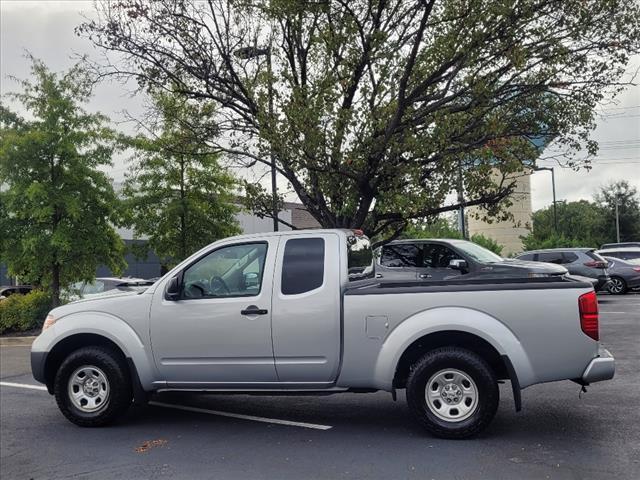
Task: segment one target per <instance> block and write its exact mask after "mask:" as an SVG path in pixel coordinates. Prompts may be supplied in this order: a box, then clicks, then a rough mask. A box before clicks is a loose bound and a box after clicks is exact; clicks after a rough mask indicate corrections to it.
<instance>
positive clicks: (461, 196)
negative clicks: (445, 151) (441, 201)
mask: <svg viewBox="0 0 640 480" xmlns="http://www.w3.org/2000/svg"><path fill="white" fill-rule="evenodd" d="M458 203H459V204H460V207H459V208H458V229H459V230H460V233H461V234H462V238H464V239H466V238H467V226H466V222H465V220H464V206H463V203H464V185H463V179H462V161H461V160H458Z"/></svg>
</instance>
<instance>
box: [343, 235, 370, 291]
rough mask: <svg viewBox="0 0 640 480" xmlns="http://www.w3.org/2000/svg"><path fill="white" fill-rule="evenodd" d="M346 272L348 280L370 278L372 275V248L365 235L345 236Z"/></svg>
mask: <svg viewBox="0 0 640 480" xmlns="http://www.w3.org/2000/svg"><path fill="white" fill-rule="evenodd" d="M347 273H348V277H349V281H350V282H351V281H354V280H363V279H366V278H372V277H373V275H374V267H373V250H371V242H370V241H369V238H368V237H366V236H365V235H355V234H354V235H349V236H348V237H347Z"/></svg>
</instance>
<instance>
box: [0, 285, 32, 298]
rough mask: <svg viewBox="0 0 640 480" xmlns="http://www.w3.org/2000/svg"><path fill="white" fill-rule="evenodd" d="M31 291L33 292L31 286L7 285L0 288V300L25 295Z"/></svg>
mask: <svg viewBox="0 0 640 480" xmlns="http://www.w3.org/2000/svg"><path fill="white" fill-rule="evenodd" d="M31 290H33V287H32V286H31V285H7V286H4V287H0V300H3V299H5V298H7V297H9V296H11V295H15V294H19V295H26V294H27V293H29V292H30V291H31Z"/></svg>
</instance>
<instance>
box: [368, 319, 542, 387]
mask: <svg viewBox="0 0 640 480" xmlns="http://www.w3.org/2000/svg"><path fill="white" fill-rule="evenodd" d="M442 346H458V347H462V348H466V349H468V350H471V351H473V352H475V353H477V354H479V355H480V356H482V357H483V358H485V360H486V361H487V362H488V363H489V364H490V366H491V367H492V368H493V369H494V371H495V372H496V375H497V376H498V377H499V378H502V379H510V380H511V381H512V384H514V385H517V387H518V390H519V389H520V388H521V387H522V388H524V387H526V386H528V385H532V384H533V383H536V380H535V375H534V373H533V368H532V366H531V362H530V360H529V358H528V356H527V354H526V352H525V350H524V348H523V346H522V344H521V343H520V341H519V340H518V338H517V337H516V335H515V334H514V333H513V332H512V331H511V330H510V329H509V328H508V327H507V326H506V325H505V324H503V323H502V322H500V321H499V320H497V319H496V318H494V317H492V316H490V315H488V314H487V313H485V312H481V311H478V310H473V309H470V308H464V307H438V308H434V309H430V310H426V311H423V312H419V313H417V314H415V315H413V316H412V317H410V318H408V319H406V320H404V321H403V322H401V323H400V324H399V325H398V326H397V327H396V328H395V329H394V330H393V331H392V332H391V333H390V334H389V335H388V336H387V338H386V339H385V341H384V343H383V345H382V348H381V349H380V354H379V355H378V359H377V362H376V367H375V382H376V384H377V386H378V387H379V388H381V389H383V390H392V389H394V388H403V385H404V382H405V381H406V376H407V374H408V369H409V368H410V366H411V364H412V362H413V361H415V360H416V359H417V357H419V356H421V355H423V354H424V353H426V352H427V351H429V350H431V349H433V348H438V347H442Z"/></svg>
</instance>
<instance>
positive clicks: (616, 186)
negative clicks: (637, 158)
mask: <svg viewBox="0 0 640 480" xmlns="http://www.w3.org/2000/svg"><path fill="white" fill-rule="evenodd" d="M595 200H596V203H597V204H598V206H599V207H600V208H601V209H602V212H603V229H604V231H605V235H606V236H605V241H606V242H616V241H617V235H616V202H617V203H618V219H619V223H620V241H621V242H632V241H638V240H640V195H638V189H637V188H636V187H634V186H632V185H630V184H629V182H628V181H627V180H619V181H617V182H612V183H610V184H609V185H606V186H604V187H602V188H601V189H600V192H599V193H598V194H597V195H596V196H595ZM603 243H604V242H603Z"/></svg>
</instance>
